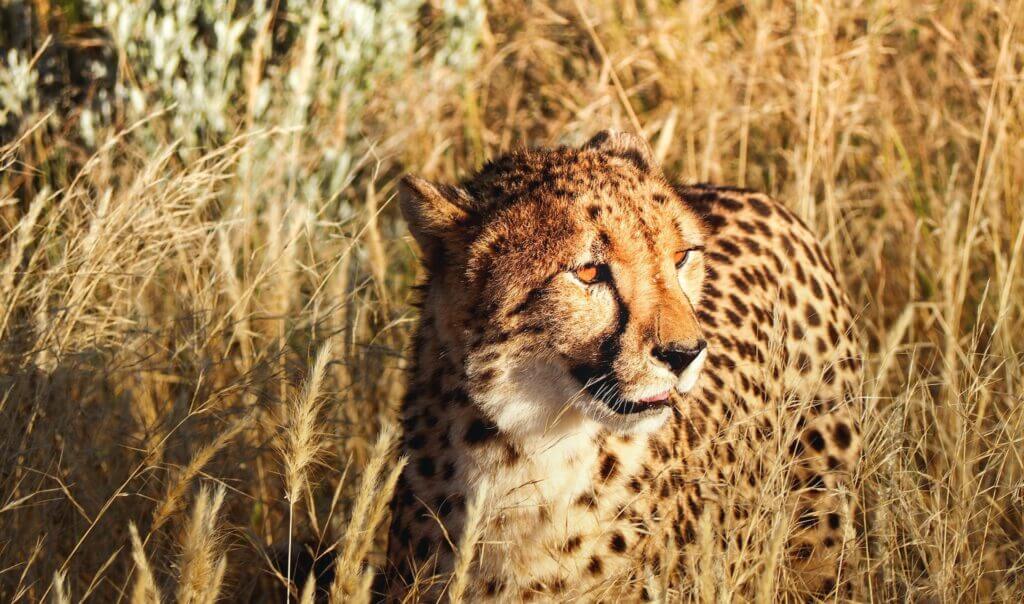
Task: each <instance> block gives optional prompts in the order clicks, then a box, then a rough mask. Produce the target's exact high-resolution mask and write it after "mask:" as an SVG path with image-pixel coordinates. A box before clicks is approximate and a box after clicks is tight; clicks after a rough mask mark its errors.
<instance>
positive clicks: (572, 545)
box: [562, 535, 583, 554]
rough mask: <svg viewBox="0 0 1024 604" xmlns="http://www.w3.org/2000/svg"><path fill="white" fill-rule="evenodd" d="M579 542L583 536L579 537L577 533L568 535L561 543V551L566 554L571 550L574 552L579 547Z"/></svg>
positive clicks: (581, 541)
mask: <svg viewBox="0 0 1024 604" xmlns="http://www.w3.org/2000/svg"><path fill="white" fill-rule="evenodd" d="M581 543H583V538H582V537H580V536H579V535H575V536H573V537H570V538H569V539H568V540H566V542H565V543H564V544H563V545H562V551H563V552H565V553H567V554H571V553H572V552H574V551H576V550H578V549H579V548H580V544H581Z"/></svg>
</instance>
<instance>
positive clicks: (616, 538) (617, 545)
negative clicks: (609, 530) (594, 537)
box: [608, 533, 626, 554]
mask: <svg viewBox="0 0 1024 604" xmlns="http://www.w3.org/2000/svg"><path fill="white" fill-rule="evenodd" d="M608 547H610V548H612V551H613V552H616V553H620V554H621V553H622V552H624V551H626V538H625V537H623V536H622V533H615V534H614V535H612V538H611V541H609V542H608Z"/></svg>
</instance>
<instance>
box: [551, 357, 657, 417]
mask: <svg viewBox="0 0 1024 604" xmlns="http://www.w3.org/2000/svg"><path fill="white" fill-rule="evenodd" d="M571 372H572V375H573V377H574V378H575V379H576V381H577V382H579V384H580V385H582V386H583V390H585V391H586V392H587V393H588V394H589V395H590V396H592V397H593V398H594V399H596V400H598V401H601V402H602V403H604V405H605V406H606V407H607V408H608V409H609V410H610V411H612V412H613V413H616V414H618V415H642V414H651V415H653V414H655V413H658V412H660V411H661V410H662V409H666V408H668V407H670V406H671V405H672V392H671V390H665V391H663V392H658V393H656V394H653V395H650V396H646V397H644V398H641V399H639V400H629V399H624V398H622V389H621V388H620V387H619V383H618V380H616V379H615V377H613V376H611V375H609V372H607V371H601V370H599V369H597V368H594V367H590V366H577V367H574V368H573V369H572V370H571Z"/></svg>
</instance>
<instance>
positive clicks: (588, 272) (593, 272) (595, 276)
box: [572, 264, 601, 285]
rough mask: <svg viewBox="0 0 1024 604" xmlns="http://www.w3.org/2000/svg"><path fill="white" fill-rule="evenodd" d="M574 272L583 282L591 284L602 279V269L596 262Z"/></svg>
mask: <svg viewBox="0 0 1024 604" xmlns="http://www.w3.org/2000/svg"><path fill="white" fill-rule="evenodd" d="M572 274H573V275H574V276H575V277H576V278H577V279H579V280H580V281H581V282H582V283H586V284H587V285H590V284H592V283H597V282H598V281H599V280H600V279H601V269H600V267H598V266H597V265H596V264H588V265H586V266H581V267H580V268H578V269H576V270H574V271H573V272H572Z"/></svg>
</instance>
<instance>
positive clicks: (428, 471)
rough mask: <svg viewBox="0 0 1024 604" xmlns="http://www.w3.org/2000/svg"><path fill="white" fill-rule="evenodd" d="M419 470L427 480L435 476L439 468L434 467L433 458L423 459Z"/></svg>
mask: <svg viewBox="0 0 1024 604" xmlns="http://www.w3.org/2000/svg"><path fill="white" fill-rule="evenodd" d="M417 468H418V469H419V471H420V474H421V475H423V476H426V477H427V478H430V477H431V476H433V475H434V473H435V472H436V471H437V468H436V467H434V459H433V458H431V457H421V458H420V460H419V462H418V463H417Z"/></svg>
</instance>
